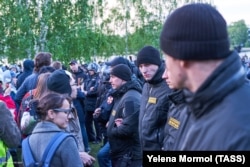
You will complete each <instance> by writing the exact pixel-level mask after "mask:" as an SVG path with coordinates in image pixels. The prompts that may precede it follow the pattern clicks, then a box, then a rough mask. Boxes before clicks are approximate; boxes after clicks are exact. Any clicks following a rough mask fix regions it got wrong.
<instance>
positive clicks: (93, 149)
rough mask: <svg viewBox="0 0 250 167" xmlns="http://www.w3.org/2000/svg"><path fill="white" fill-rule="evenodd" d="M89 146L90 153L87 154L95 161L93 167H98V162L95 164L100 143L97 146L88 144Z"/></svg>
mask: <svg viewBox="0 0 250 167" xmlns="http://www.w3.org/2000/svg"><path fill="white" fill-rule="evenodd" d="M89 145H90V148H91V151H90V153H89V154H90V155H92V156H93V157H94V158H95V159H96V162H95V163H94V167H99V165H98V162H97V153H98V151H99V150H100V149H101V146H102V143H98V144H92V143H89Z"/></svg>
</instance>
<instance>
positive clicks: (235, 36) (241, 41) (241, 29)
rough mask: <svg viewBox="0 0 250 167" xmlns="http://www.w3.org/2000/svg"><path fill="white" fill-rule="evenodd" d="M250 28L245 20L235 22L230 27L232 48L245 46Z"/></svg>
mask: <svg viewBox="0 0 250 167" xmlns="http://www.w3.org/2000/svg"><path fill="white" fill-rule="evenodd" d="M247 31H248V28H247V26H246V23H245V21H244V20H239V21H236V22H233V23H232V24H230V25H229V26H228V33H229V38H230V41H231V47H235V46H241V45H243V46H244V45H245V44H246V42H247V39H248V33H247Z"/></svg>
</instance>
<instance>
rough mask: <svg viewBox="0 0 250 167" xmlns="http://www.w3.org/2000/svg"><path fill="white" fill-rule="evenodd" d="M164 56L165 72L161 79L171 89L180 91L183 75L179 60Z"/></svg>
mask: <svg viewBox="0 0 250 167" xmlns="http://www.w3.org/2000/svg"><path fill="white" fill-rule="evenodd" d="M164 56H165V71H164V73H163V75H162V78H163V79H165V81H166V83H167V84H168V86H169V87H170V88H171V89H181V88H182V87H183V83H184V79H185V77H184V73H183V71H182V68H181V66H180V60H177V59H174V58H172V57H171V56H169V55H167V54H164Z"/></svg>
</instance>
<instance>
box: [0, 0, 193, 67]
mask: <svg viewBox="0 0 250 167" xmlns="http://www.w3.org/2000/svg"><path fill="white" fill-rule="evenodd" d="M179 2H181V1H180V0H155V1H151V0H143V1H142V0H137V1H135V0H133V1H129V0H117V1H112V2H111V1H104V0H84V1H83V0H40V1H37V0H29V1H26V0H18V1H16V0H4V1H1V2H0V19H1V20H0V26H1V29H0V58H5V57H7V58H8V61H9V62H15V61H17V60H22V59H24V58H33V56H34V55H35V54H36V53H37V52H40V51H48V52H51V53H52V54H53V59H54V60H59V61H62V62H63V63H67V62H69V61H70V59H73V58H74V59H78V60H80V61H81V62H83V61H87V62H88V61H91V60H95V58H97V57H102V58H106V57H109V56H111V55H126V54H135V53H136V52H137V51H138V50H140V49H141V48H142V47H143V46H145V45H153V46H155V47H159V35H160V31H161V28H162V23H163V21H164V19H165V18H166V16H167V15H168V13H169V12H170V11H172V10H173V9H175V8H176V7H177V5H178V3H179ZM187 2H189V1H188V0H187ZM112 4H113V5H112Z"/></svg>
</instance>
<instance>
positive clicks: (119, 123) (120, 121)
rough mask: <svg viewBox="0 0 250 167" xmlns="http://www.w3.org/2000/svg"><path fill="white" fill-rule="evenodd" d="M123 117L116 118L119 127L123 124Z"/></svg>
mask: <svg viewBox="0 0 250 167" xmlns="http://www.w3.org/2000/svg"><path fill="white" fill-rule="evenodd" d="M122 121H123V119H122V118H117V119H115V124H116V126H117V127H119V126H121V124H122Z"/></svg>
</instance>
